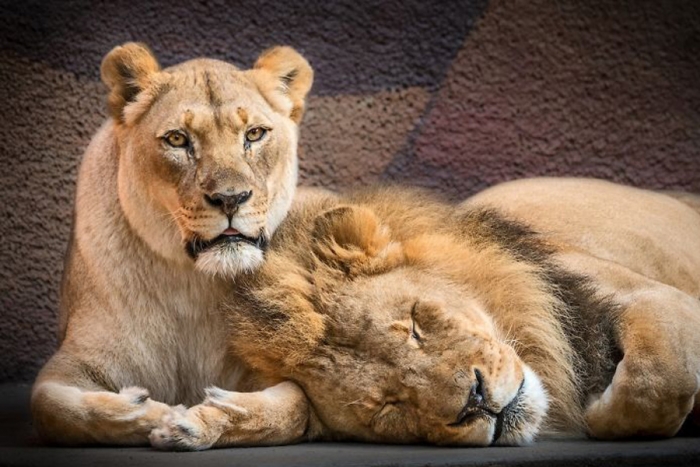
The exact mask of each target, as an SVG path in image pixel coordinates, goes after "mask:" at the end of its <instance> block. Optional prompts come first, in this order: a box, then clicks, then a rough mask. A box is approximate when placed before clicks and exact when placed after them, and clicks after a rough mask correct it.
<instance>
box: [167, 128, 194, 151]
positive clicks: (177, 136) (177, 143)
mask: <svg viewBox="0 0 700 467" xmlns="http://www.w3.org/2000/svg"><path fill="white" fill-rule="evenodd" d="M165 142H166V143H168V144H169V145H170V146H172V147H174V148H184V147H185V146H188V145H189V144H190V141H189V140H188V139H187V136H185V135H184V134H183V133H181V132H179V131H171V132H170V133H168V134H167V135H165Z"/></svg>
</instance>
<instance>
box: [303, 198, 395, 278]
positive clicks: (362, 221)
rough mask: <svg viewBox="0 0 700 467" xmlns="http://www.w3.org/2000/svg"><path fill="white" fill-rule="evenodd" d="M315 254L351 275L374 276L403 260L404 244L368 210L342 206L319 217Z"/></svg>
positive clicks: (315, 227)
mask: <svg viewBox="0 0 700 467" xmlns="http://www.w3.org/2000/svg"><path fill="white" fill-rule="evenodd" d="M313 235H314V253H315V254H316V256H318V257H319V258H320V259H321V260H323V261H324V262H325V263H327V264H330V265H332V266H335V267H338V268H340V269H342V270H343V271H345V272H346V273H347V274H349V275H352V276H354V275H358V274H375V273H379V272H382V271H385V270H387V269H390V268H392V267H395V266H397V265H398V264H400V263H401V261H402V260H403V248H402V247H401V244H399V243H397V242H393V241H392V240H391V234H390V232H389V229H388V228H387V227H386V226H383V225H382V224H381V223H380V222H379V218H377V215H376V214H375V213H374V212H373V211H371V210H370V209H367V208H365V207H359V206H340V207H337V208H334V209H331V210H330V211H326V212H325V213H323V214H321V215H319V216H318V217H317V218H316V220H315V224H314V233H313Z"/></svg>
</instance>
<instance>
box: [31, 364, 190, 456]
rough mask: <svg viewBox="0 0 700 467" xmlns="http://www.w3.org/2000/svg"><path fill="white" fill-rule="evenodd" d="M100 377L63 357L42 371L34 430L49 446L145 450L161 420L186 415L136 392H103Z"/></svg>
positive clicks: (35, 392)
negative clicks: (140, 447) (113, 446)
mask: <svg viewBox="0 0 700 467" xmlns="http://www.w3.org/2000/svg"><path fill="white" fill-rule="evenodd" d="M99 375H100V371H99V370H98V369H97V368H95V367H94V366H91V365H89V364H88V363H86V362H81V361H79V360H77V359H75V358H73V357H71V356H69V355H66V354H65V353H61V352H60V351H59V353H57V354H56V355H54V356H53V358H52V359H51V360H50V361H49V362H48V363H47V364H46V366H45V367H44V368H43V370H42V371H41V373H40V374H39V377H38V378H37V381H36V383H35V384H34V388H33V390H32V402H31V406H32V415H33V419H34V425H35V427H36V429H37V431H38V433H39V435H40V436H41V438H42V439H44V440H45V441H47V442H52V443H60V444H73V445H76V444H94V443H99V444H120V445H146V444H148V435H149V433H150V432H151V430H152V429H153V428H154V427H156V426H157V425H158V424H159V423H160V421H161V420H162V419H163V417H165V416H167V415H169V414H171V415H172V414H175V413H178V412H180V411H184V408H183V407H179V406H178V407H171V406H169V405H167V404H164V403H161V402H157V401H154V400H152V399H150V398H149V397H148V391H147V390H146V389H144V388H140V387H127V388H121V390H119V392H113V391H110V390H109V389H108V388H106V387H104V386H103V385H104V384H105V382H104V381H99V380H100V379H102V378H100V376H99Z"/></svg>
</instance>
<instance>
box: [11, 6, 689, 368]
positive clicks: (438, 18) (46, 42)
mask: <svg viewBox="0 0 700 467" xmlns="http://www.w3.org/2000/svg"><path fill="white" fill-rule="evenodd" d="M137 3H139V4H138V5H137ZM128 40H139V41H144V42H146V43H148V44H149V45H150V46H151V47H152V48H153V50H154V51H155V52H156V54H157V55H158V56H159V58H160V60H161V63H162V64H163V65H171V64H174V63H176V62H179V61H181V60H185V59H188V58H192V57H195V56H200V55H206V56H211V57H216V58H221V59H226V60H229V61H232V62H234V63H237V64H239V65H241V66H249V65H250V64H252V62H253V60H254V58H255V57H256V56H257V54H258V53H259V52H260V51H261V50H262V49H263V48H265V47H268V46H270V45H273V44H279V43H281V44H290V45H293V46H294V47H296V48H298V49H299V50H300V51H302V52H303V53H304V54H305V55H306V56H307V57H308V58H309V61H310V62H311V64H312V65H313V66H314V68H315V70H316V73H317V74H316V76H317V80H316V84H315V86H314V90H313V91H312V96H311V98H310V103H309V111H308V113H307V115H306V119H305V121H304V124H303V127H302V139H301V145H302V149H301V158H302V160H301V175H302V182H303V183H306V184H314V185H323V186H328V187H332V188H343V187H348V186H351V185H354V184H358V183H368V182H375V181H382V180H396V181H402V182H408V183H415V184H420V185H424V186H430V187H435V188H437V189H439V190H442V191H443V192H445V193H447V194H448V195H450V196H454V197H463V196H466V195H468V194H470V193H473V192H474V191H476V190H479V189H481V188H484V187H486V186H488V185H491V184H493V183H496V182H499V181H502V180H507V179H512V178H517V177H523V176H531V175H567V174H570V175H586V176H597V177H603V178H607V179H611V180H616V181H620V182H624V183H629V184H633V185H638V186H643V187H650V188H674V189H685V190H691V191H696V192H700V163H699V162H700V2H698V1H697V0H687V1H681V0H678V1H673V0H665V1H663V2H658V1H645V0H629V1H604V0H587V1H580V0H579V1H574V0H559V1H552V0H508V1H506V0H503V1H492V2H486V1H473V2H468V1H454V0H449V1H440V2H437V1H436V2H427V1H422V0H404V1H398V0H389V1H378V0H377V1H368V2H361V1H358V0H342V1H328V2H323V1H303V0H287V1H285V2H281V1H277V2H275V1H268V0H260V1H257V2H242V1H241V2H224V1H216V0H212V1H184V0H183V1H179V0H171V1H167V0H158V1H151V2H127V1H71V2H65V1H64V2H61V1H45V2H38V1H23V2H16V1H15V2H12V1H8V0H0V103H2V109H1V110H0V115H2V122H3V124H2V127H1V128H2V146H1V147H2V149H0V155H1V156H0V157H2V167H3V169H2V172H0V196H1V197H2V201H3V202H2V203H0V219H1V221H0V238H2V245H3V248H2V249H1V250H0V265H1V270H0V301H1V302H0V359H1V360H0V381H13V380H29V379H31V378H32V377H33V376H34V374H35V373H36V371H37V369H38V367H39V366H40V365H41V363H42V362H43V361H44V360H45V359H46V358H47V357H48V355H50V353H51V351H52V350H53V348H54V347H55V345H56V340H55V330H56V303H57V300H58V285H59V280H60V274H61V269H62V257H63V251H64V249H65V246H66V242H67V239H68V235H69V225H70V218H71V213H72V197H73V193H74V185H75V174H76V168H77V165H78V162H79V160H80V156H81V153H82V151H83V150H84V148H85V146H86V145H87V143H88V141H89V139H90V136H91V134H92V133H93V132H94V131H95V129H96V128H97V127H98V125H99V124H100V122H101V120H102V119H103V118H104V115H105V112H104V105H103V102H104V92H105V91H104V89H103V87H102V85H101V84H100V82H99V74H98V67H99V63H100V60H101V58H102V56H103V55H104V54H105V53H106V52H107V51H108V50H109V49H110V48H111V47H113V46H114V45H116V44H118V43H121V42H124V41H128Z"/></svg>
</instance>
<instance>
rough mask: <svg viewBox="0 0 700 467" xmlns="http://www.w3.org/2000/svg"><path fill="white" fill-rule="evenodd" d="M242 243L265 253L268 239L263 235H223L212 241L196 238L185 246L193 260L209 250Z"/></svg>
mask: <svg viewBox="0 0 700 467" xmlns="http://www.w3.org/2000/svg"><path fill="white" fill-rule="evenodd" d="M229 230H231V229H227V231H229ZM241 242H245V243H248V244H250V245H252V246H254V247H256V248H258V249H260V250H263V251H264V250H265V249H266V248H267V238H265V235H263V234H262V233H261V234H260V235H259V236H257V237H248V236H246V235H243V234H242V233H240V232H238V233H236V234H233V235H231V234H227V233H222V234H221V235H219V236H218V237H214V238H212V239H211V240H202V239H201V238H197V237H195V238H193V239H192V240H190V241H188V242H187V243H186V244H185V249H186V250H187V254H188V255H189V256H190V257H191V258H192V259H195V258H197V256H199V254H200V253H202V252H203V251H206V250H209V249H211V248H214V247H216V246H223V245H228V244H232V243H241Z"/></svg>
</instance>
